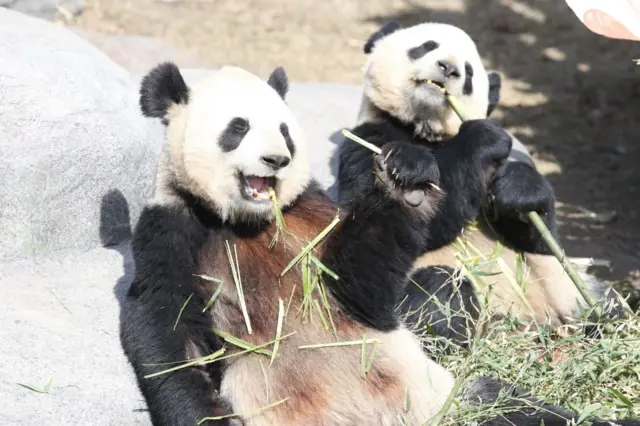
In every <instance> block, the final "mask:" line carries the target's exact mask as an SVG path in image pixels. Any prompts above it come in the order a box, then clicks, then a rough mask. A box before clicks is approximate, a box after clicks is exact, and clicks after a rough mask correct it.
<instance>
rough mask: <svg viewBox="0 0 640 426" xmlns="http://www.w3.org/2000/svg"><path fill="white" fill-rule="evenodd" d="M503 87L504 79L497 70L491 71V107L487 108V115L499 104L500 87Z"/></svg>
mask: <svg viewBox="0 0 640 426" xmlns="http://www.w3.org/2000/svg"><path fill="white" fill-rule="evenodd" d="M501 88H502V79H501V78H500V74H498V73H497V72H490V73H489V107H488V108H487V117H489V116H491V113H492V112H493V110H494V109H495V108H496V106H497V105H498V102H499V101H500V89H501Z"/></svg>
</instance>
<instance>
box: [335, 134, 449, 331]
mask: <svg viewBox="0 0 640 426" xmlns="http://www.w3.org/2000/svg"><path fill="white" fill-rule="evenodd" d="M381 150H382V154H380V155H379V156H377V158H376V159H375V160H374V161H373V163H375V164H374V165H373V167H371V168H370V170H368V171H367V172H365V173H368V174H373V173H374V171H375V173H376V177H375V181H374V183H372V184H371V185H370V186H367V187H364V186H363V187H362V188H361V191H360V192H359V194H358V196H357V198H356V199H355V200H354V201H352V202H351V203H350V205H351V207H350V208H348V209H347V213H346V214H345V216H344V219H343V221H342V223H341V225H340V227H339V228H338V229H337V230H335V231H334V232H333V233H332V234H331V235H330V237H329V239H328V241H327V245H326V248H325V251H324V254H323V262H324V263H325V264H326V265H327V266H328V267H329V268H330V269H331V270H332V271H334V272H335V273H336V274H337V275H338V277H339V278H338V280H337V281H336V280H333V279H332V278H331V277H330V276H326V277H325V279H326V280H327V282H328V284H329V286H330V288H331V291H332V293H333V294H334V295H335V297H336V298H337V299H338V301H339V302H341V304H342V306H343V307H344V309H345V310H346V311H347V312H348V313H350V314H351V315H352V316H353V317H355V318H356V319H357V320H359V321H361V322H363V323H364V324H366V325H368V326H370V327H372V328H375V329H378V330H391V329H393V328H395V327H396V326H397V315H396V312H395V307H396V306H397V303H398V301H399V299H400V297H401V295H404V291H405V287H406V284H407V274H408V273H409V271H410V270H411V268H412V266H413V263H414V262H415V260H416V259H417V257H418V255H419V254H420V253H421V251H422V246H423V244H424V241H425V240H426V238H427V233H428V232H429V229H430V226H428V225H429V222H428V221H429V218H430V217H431V216H432V215H433V211H434V210H435V209H437V203H438V199H439V198H440V194H439V193H438V192H437V191H435V190H434V189H433V187H432V186H431V185H430V184H437V183H438V182H439V171H438V166H437V163H436V160H435V158H434V157H433V156H432V155H431V151H430V150H429V149H428V148H426V147H424V146H420V145H415V144H407V143H405V142H397V141H396V142H390V143H386V144H384V145H383V146H382V148H381ZM415 197H417V199H416V198H415Z"/></svg>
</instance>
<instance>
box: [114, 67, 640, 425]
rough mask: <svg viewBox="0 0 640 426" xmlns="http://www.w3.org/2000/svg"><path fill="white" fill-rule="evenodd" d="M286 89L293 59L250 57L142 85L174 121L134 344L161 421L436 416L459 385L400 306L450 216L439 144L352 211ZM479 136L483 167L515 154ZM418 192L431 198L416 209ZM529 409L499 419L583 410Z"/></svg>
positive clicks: (400, 158)
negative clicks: (441, 217)
mask: <svg viewBox="0 0 640 426" xmlns="http://www.w3.org/2000/svg"><path fill="white" fill-rule="evenodd" d="M287 87H288V84H287V77H286V74H285V72H284V70H283V69H282V68H278V69H276V70H275V71H274V72H273V73H272V74H271V76H270V77H269V79H268V80H267V81H266V82H265V81H263V80H261V79H260V78H258V77H257V76H255V75H253V74H251V73H249V72H247V71H244V70H242V69H240V68H235V67H224V68H222V69H221V70H219V71H218V72H216V73H215V74H214V75H213V76H212V77H210V78H207V79H206V80H204V81H202V82H200V83H198V84H197V85H195V86H193V87H188V86H187V85H186V83H185V81H184V79H183V78H182V75H181V73H180V71H179V70H178V68H177V67H176V66H175V65H174V64H172V63H163V64H160V65H158V66H157V67H155V68H154V69H153V70H151V71H150V72H149V73H148V74H147V75H146V76H145V78H144V79H143V81H142V84H141V96H140V103H141V109H142V112H143V113H144V115H145V116H147V117H154V118H157V119H160V120H162V121H163V122H164V123H165V124H166V125H167V146H166V154H165V156H164V158H163V161H162V162H161V164H160V167H159V172H158V179H157V183H156V186H157V189H156V194H155V196H154V201H153V202H152V203H150V204H149V205H148V206H146V207H145V208H144V210H143V212H142V213H141V216H140V219H139V221H138V224H137V226H136V229H135V233H134V239H133V242H132V250H133V256H134V261H135V277H134V280H133V282H132V284H131V287H130V289H129V291H128V293H127V297H126V301H125V303H124V305H123V309H122V326H121V342H122V346H123V349H124V352H125V354H126V356H127V358H128V360H129V362H130V363H131V365H132V367H133V369H134V371H135V374H136V377H137V381H138V385H139V388H140V390H141V392H142V394H143V396H144V398H145V400H146V403H147V406H148V409H149V412H150V417H151V420H152V422H153V424H154V425H156V426H180V425H190V426H191V425H194V424H211V425H231V424H237V423H241V424H244V425H246V426H267V425H277V426H294V425H300V426H303V425H304V426H361V425H380V426H396V425H398V426H399V425H422V424H425V423H427V424H428V422H429V421H430V419H433V418H434V416H436V415H437V414H438V413H439V411H440V410H441V409H442V408H443V406H444V402H445V400H446V399H447V397H448V396H449V394H450V392H451V391H452V389H453V387H454V378H453V377H452V375H451V374H450V372H448V371H447V370H446V369H445V368H444V367H442V366H441V365H438V364H437V363H435V362H434V361H432V360H431V359H429V358H428V357H427V356H426V355H425V354H424V353H423V351H422V348H421V345H420V342H419V340H418V339H417V337H416V336H415V335H414V334H413V333H411V332H410V331H409V330H407V329H406V328H405V327H404V325H403V324H402V323H401V322H400V321H399V320H398V318H397V317H396V312H395V304H396V301H397V299H398V297H399V296H400V295H401V294H402V293H403V292H404V288H405V286H406V275H407V273H408V271H409V270H410V268H411V266H412V264H413V263H414V262H415V260H416V258H417V256H418V255H419V254H420V253H421V241H422V240H423V239H424V238H426V237H427V235H426V227H424V226H423V224H424V223H425V222H428V221H429V220H430V218H431V217H432V216H433V215H434V213H435V212H436V211H437V208H438V201H439V199H440V195H439V192H438V191H437V190H435V189H434V185H436V186H437V185H438V184H439V182H440V177H439V176H440V171H439V168H438V165H437V163H436V161H435V159H434V158H433V157H432V156H431V155H430V154H429V153H428V152H427V151H422V150H417V151H415V152H413V151H407V150H404V149H398V148H399V146H397V145H396V144H393V143H392V144H388V145H385V146H384V147H383V153H382V155H381V156H379V157H377V158H376V162H375V163H376V173H377V175H378V176H379V178H380V181H379V184H377V185H375V186H374V187H371V188H370V189H369V190H368V191H367V193H366V194H363V196H364V202H362V203H356V204H355V205H354V206H353V207H352V208H350V209H349V210H348V211H338V208H337V206H336V205H335V204H334V203H332V202H331V201H330V200H329V199H328V198H327V197H326V196H325V194H324V193H323V192H322V191H320V190H319V189H318V186H317V185H316V184H315V182H314V181H313V179H312V177H311V173H310V168H309V161H308V152H307V145H306V142H305V136H304V133H303V132H302V130H301V129H300V127H299V125H298V123H297V121H296V120H295V118H294V116H293V115H292V113H291V112H290V110H289V109H288V107H287V105H286V104H285V101H284V98H285V95H286V93H287ZM469 131H471V132H480V133H481V134H482V135H484V136H485V137H486V139H485V143H484V144H470V145H469V147H468V148H469V150H470V152H472V154H470V155H473V156H474V157H481V158H482V159H483V161H481V162H478V163H476V164H474V165H473V166H474V167H478V170H477V171H476V172H477V173H483V170H482V169H483V168H484V167H490V165H491V164H493V163H495V162H496V161H499V160H500V159H501V158H502V157H505V156H506V155H507V154H508V152H509V139H508V138H507V137H506V136H505V134H504V133H503V132H502V131H501V130H500V129H497V128H495V127H493V126H491V125H489V124H486V123H478V124H477V125H476V126H474V127H472V128H471V129H470V130H469ZM413 192H419V193H420V194H422V195H423V198H424V199H423V202H422V203H420V204H419V205H414V204H410V203H407V202H406V195H407V194H410V193H413ZM256 194H258V196H256ZM409 198H411V197H409ZM276 203H277V206H279V208H276ZM279 212H280V213H279ZM400 216H402V217H404V219H403V221H402V223H400V222H399V221H395V220H388V218H389V217H400ZM327 229H328V230H329V231H326V230H327ZM300 253H302V254H303V255H302V256H300ZM305 253H306V254H305ZM297 260H299V261H297ZM291 265H293V266H291ZM318 271H325V273H323V274H317V272H318ZM374 344H375V346H373V348H372V345H374ZM363 347H366V354H367V356H366V357H365V356H364V355H363V353H364V352H363ZM373 353H374V354H373ZM501 388H502V386H501V385H500V384H499V383H498V382H497V381H495V380H492V379H489V378H481V379H478V380H477V381H476V382H475V385H474V386H473V387H472V389H471V393H470V394H468V397H467V402H468V403H469V404H475V403H477V402H478V401H479V400H482V401H483V402H487V403H492V402H493V401H495V400H496V397H497V392H498V390H499V389H501ZM506 388H509V389H511V387H509V386H507V387H506ZM511 391H512V393H517V394H518V395H520V393H519V392H521V391H518V390H514V389H511ZM529 401H531V404H532V406H536V405H544V404H543V403H542V402H539V401H537V400H536V399H535V398H530V399H529ZM515 411H516V412H514V413H511V414H503V415H501V416H500V417H498V418H494V419H492V420H491V421H492V422H493V423H490V424H493V425H507V424H514V423H513V422H514V421H515V422H516V423H515V424H519V425H534V424H535V425H538V424H539V423H540V421H541V420H544V422H545V424H546V425H554V424H558V425H559V424H564V420H563V419H564V418H565V417H567V416H569V417H571V416H572V414H571V413H568V412H565V411H563V410H561V409H559V408H557V407H552V406H547V405H544V409H543V410H542V411H536V410H534V409H533V408H531V407H527V408H523V409H516V410H515ZM561 422H563V423H561ZM626 424H629V425H632V424H634V425H637V424H640V423H638V422H636V423H626Z"/></svg>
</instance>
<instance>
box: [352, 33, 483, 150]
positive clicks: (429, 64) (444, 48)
mask: <svg viewBox="0 0 640 426" xmlns="http://www.w3.org/2000/svg"><path fill="white" fill-rule="evenodd" d="M429 40H433V41H435V42H437V43H438V44H439V45H440V46H439V47H438V48H437V49H435V50H433V51H431V52H429V53H427V54H426V55H424V56H423V57H422V58H420V59H418V60H415V61H412V60H411V59H410V58H409V56H408V51H409V50H410V49H411V48H413V47H416V46H419V45H421V44H423V43H425V42H427V41H429ZM439 60H447V61H449V62H451V63H453V64H454V65H456V66H457V67H458V69H459V71H460V77H459V78H456V79H447V80H446V82H445V87H446V89H447V90H448V91H449V93H451V94H452V95H454V96H456V97H457V98H458V100H459V101H460V102H461V103H462V105H463V107H464V109H465V111H466V112H467V114H468V115H469V117H470V118H486V115H487V108H488V104H489V101H488V96H489V81H488V74H487V71H486V70H485V68H484V65H483V64H482V60H481V58H480V55H479V54H478V50H477V48H476V45H475V43H474V41H473V40H472V39H471V37H469V35H468V34H467V33H466V32H464V31H463V30H461V29H460V28H458V27H455V26H452V25H448V24H440V23H430V22H429V23H423V24H419V25H416V26H413V27H409V28H404V29H399V30H397V31H395V32H394V33H392V34H390V35H387V36H386V37H384V38H382V39H381V40H378V41H377V42H376V44H375V46H374V48H373V51H372V52H371V53H370V54H369V56H368V58H367V62H366V64H365V66H364V68H363V72H364V86H365V88H364V95H363V100H362V105H361V109H360V114H359V118H358V122H359V123H361V122H363V121H370V120H376V119H377V118H378V117H377V113H376V109H380V110H383V111H386V112H389V113H390V114H392V115H394V116H395V117H397V118H399V119H401V120H403V121H405V122H407V123H413V124H415V125H416V132H418V133H419V134H421V135H422V136H423V137H427V138H429V139H439V138H440V137H442V136H443V135H454V134H456V133H457V132H458V129H459V127H460V124H461V122H460V119H459V118H458V117H457V116H456V114H455V112H454V111H453V110H452V109H451V108H450V107H449V105H448V103H447V101H446V100H445V98H444V96H443V94H442V93H441V92H440V91H439V90H438V89H437V88H433V87H430V86H429V85H428V84H425V83H423V84H416V83H415V81H414V79H416V78H419V79H422V80H441V79H442V78H443V77H442V73H441V71H440V69H439V67H438V64H437V62H438V61H439ZM465 62H469V63H470V64H471V66H472V67H473V78H472V81H473V91H472V93H471V94H470V95H463V92H462V89H463V86H464V81H465V77H466V72H465Z"/></svg>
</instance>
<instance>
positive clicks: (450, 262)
mask: <svg viewBox="0 0 640 426" xmlns="http://www.w3.org/2000/svg"><path fill="white" fill-rule="evenodd" d="M364 50H365V53H366V54H367V55H368V56H367V61H366V64H365V66H364V69H363V72H364V94H363V101H362V106H361V111H360V115H359V119H358V124H357V126H356V127H355V128H354V129H352V132H353V133H354V134H355V135H357V136H359V137H361V138H363V139H364V140H366V141H368V142H370V143H373V144H374V145H377V146H379V147H381V146H384V145H385V144H387V143H389V142H391V141H395V142H397V143H399V144H401V145H402V146H403V148H401V149H415V148H412V147H415V146H424V147H428V149H429V150H430V152H431V153H432V154H433V155H434V156H435V157H436V160H437V162H438V165H439V167H440V172H441V181H442V188H443V190H444V192H445V193H446V195H445V197H444V200H443V202H442V208H441V209H440V210H439V211H438V213H437V214H436V215H435V217H434V218H433V219H432V220H431V221H430V223H429V224H428V225H427V224H425V226H428V227H429V238H428V239H427V240H425V242H424V245H423V248H424V251H425V254H424V255H423V256H422V257H420V258H419V259H418V260H417V261H416V263H415V265H414V271H413V273H412V282H413V283H415V284H418V285H410V286H409V287H408V288H407V300H405V302H404V306H402V307H401V309H403V310H404V312H406V313H408V321H409V323H410V324H411V325H412V326H416V325H417V323H420V324H423V323H422V321H426V322H427V323H428V324H429V325H430V329H431V330H432V331H430V332H435V334H437V335H439V336H442V337H446V338H447V339H450V340H452V341H454V342H455V343H458V344H461V345H463V346H466V344H467V343H466V342H467V340H468V336H470V335H471V334H472V333H470V331H471V329H470V327H469V325H468V321H467V318H469V317H471V318H474V319H477V317H478V309H477V307H478V306H479V304H480V301H479V299H483V296H482V295H483V294H484V293H485V292H486V291H487V289H488V287H489V285H493V288H492V296H491V298H490V302H489V303H490V308H491V309H492V310H493V311H494V312H496V313H497V314H498V316H501V315H505V314H510V315H514V316H516V317H518V318H520V319H521V320H522V321H523V322H525V323H529V322H531V321H532V320H535V323H537V324H546V325H550V326H551V327H552V329H553V330H554V331H556V332H559V333H565V332H569V331H570V329H569V327H568V325H569V324H571V323H572V319H573V318H575V317H577V316H578V315H579V311H580V309H586V308H587V305H586V303H585V301H584V299H583V297H582V296H581V294H580V293H579V291H578V290H577V288H576V287H575V285H574V284H573V282H572V281H571V279H570V278H569V276H568V275H567V274H566V273H565V271H564V269H563V267H562V266H561V264H560V263H559V262H558V260H557V259H556V258H555V257H553V256H552V255H551V252H550V250H549V249H548V247H547V245H546V243H545V241H544V240H543V238H542V236H541V235H540V234H539V232H538V231H537V229H536V228H535V227H534V226H533V224H531V223H529V222H528V221H526V220H523V217H525V213H526V212H528V211H536V212H538V213H539V214H540V216H541V217H542V218H543V220H544V221H545V223H546V225H547V226H548V227H549V229H550V230H551V232H552V234H554V235H555V236H556V237H557V226H556V221H555V207H554V202H555V197H554V193H553V190H552V187H551V185H550V184H549V182H548V181H547V180H546V179H545V178H544V177H543V176H542V175H541V174H540V173H539V172H538V171H537V170H536V169H535V166H534V165H533V164H532V162H527V161H521V160H517V156H516V155H517V152H516V153H515V154H516V155H514V153H512V155H511V156H510V158H509V159H508V160H507V161H506V162H504V163H503V164H500V165H498V166H497V167H496V168H495V170H493V171H492V172H491V173H489V174H487V173H477V171H476V170H477V169H475V168H474V167H473V165H474V163H475V162H477V161H479V160H478V159H474V158H472V157H471V156H469V155H468V151H467V150H468V146H469V145H470V144H471V143H483V142H484V141H483V138H484V136H483V135H479V134H477V133H473V132H471V131H470V129H472V128H474V127H475V126H478V125H479V124H478V123H481V122H483V120H486V119H487V117H488V116H489V115H490V114H491V112H492V111H493V109H494V108H495V107H496V104H497V103H498V100H499V98H500V87H501V79H500V75H499V74H497V73H495V72H491V73H488V72H487V71H486V70H485V67H484V66H483V63H482V61H481V58H480V55H479V53H478V50H477V47H476V45H475V43H474V41H473V39H472V38H471V37H470V36H469V35H468V34H467V33H466V32H465V31H463V30H462V29H460V28H458V27H455V26H452V25H448V24H441V23H423V24H419V25H416V26H413V27H409V28H404V29H400V28H399V27H398V25H397V24H395V23H393V22H391V23H388V24H385V25H384V26H383V27H382V28H381V29H380V30H379V31H376V32H375V33H374V34H373V35H372V36H371V37H370V38H369V40H368V41H367V42H366V44H365V47H364ZM437 86H439V87H440V88H445V89H446V90H447V91H448V92H449V93H451V94H452V95H454V96H455V97H456V98H457V99H458V101H459V102H460V103H461V104H462V106H463V108H464V110H465V112H466V113H467V115H468V116H469V119H470V120H471V121H469V122H468V123H465V124H462V123H461V121H460V119H459V117H458V116H457V115H456V113H455V112H454V110H453V109H452V108H451V107H450V106H449V104H448V102H447V101H446V99H445V97H444V95H443V93H442V91H441V90H440V88H439V87H437ZM461 124H462V125H461ZM494 125H496V126H497V124H494ZM470 139H476V141H474V140H470ZM516 160H517V161H516ZM372 162H373V159H372V154H371V152H370V151H369V150H368V149H366V148H363V147H362V146H360V145H358V144H355V143H353V142H351V141H349V140H345V141H344V142H343V143H342V146H341V147H340V152H339V172H338V187H339V202H340V204H341V205H343V206H350V205H352V204H353V203H359V202H362V201H361V198H360V194H362V193H365V192H366V190H367V188H369V187H370V186H372V185H374V181H373V178H372V174H371V167H372ZM490 199H492V200H493V202H492V203H488V202H486V201H487V200H490ZM397 220H398V221H399V222H402V221H403V220H404V219H403V217H398V218H397ZM471 221H477V227H476V228H474V227H468V228H467V229H464V231H463V229H462V227H460V226H459V224H460V223H461V222H471ZM498 241H499V242H500V243H502V244H503V245H504V246H505V247H503V250H502V255H501V258H502V260H503V261H504V263H503V264H501V265H500V264H498V263H497V262H496V261H495V257H494V258H493V259H492V258H491V256H490V254H491V252H492V251H493V250H495V249H496V246H497V242H498ZM456 242H457V243H458V244H457V245H456V244H455V243H456ZM461 247H462V250H461ZM465 248H469V250H468V253H465V250H464V249H465ZM476 250H477V251H476ZM478 253H481V254H484V255H489V256H486V257H485V259H482V260H481V261H479V262H477V263H483V262H484V263H491V265H489V266H485V267H483V268H482V271H481V273H484V274H487V273H488V274H489V275H490V276H486V275H484V276H481V277H479V278H480V279H476V280H475V282H472V281H470V280H469V279H468V278H473V277H470V276H469V275H466V276H461V275H460V274H459V272H460V269H459V268H460V265H461V262H460V256H461V257H462V258H465V257H467V258H472V257H474V256H477V254H478ZM518 256H522V257H521V258H520V259H521V260H523V262H522V263H519V260H518ZM472 263H473V262H472ZM522 265H524V267H523V275H522V276H524V277H525V280H520V281H525V282H526V288H525V290H524V293H525V295H524V296H523V294H522V293H520V292H519V291H518V290H517V287H518V286H520V285H521V282H517V284H518V285H517V286H514V285H513V281H514V278H516V274H517V271H518V266H522ZM505 266H506V267H505ZM505 271H506V272H505ZM491 274H496V275H491ZM582 275H583V278H584V279H585V281H586V283H587V286H588V291H589V292H590V293H591V295H592V296H593V297H594V299H596V300H601V299H602V298H603V296H612V293H608V292H605V290H606V289H607V287H606V286H605V285H604V284H603V283H601V282H600V281H598V280H597V279H595V277H592V276H590V275H587V274H582ZM454 283H455V285H454ZM605 293H606V294H605ZM434 298H435V299H434ZM606 300H608V305H607V306H606V311H607V312H608V313H611V314H612V315H614V316H618V315H620V314H621V312H622V309H621V308H620V306H619V305H618V304H617V303H615V299H614V297H610V298H608V299H606ZM443 305H447V309H450V310H451V311H452V312H456V311H458V310H459V309H461V310H463V311H464V312H465V313H464V314H463V315H458V316H455V315H454V318H452V319H445V314H444V312H445V310H441V307H442V306H443ZM471 328H472V327H471ZM587 331H588V332H589V333H592V330H587Z"/></svg>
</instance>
